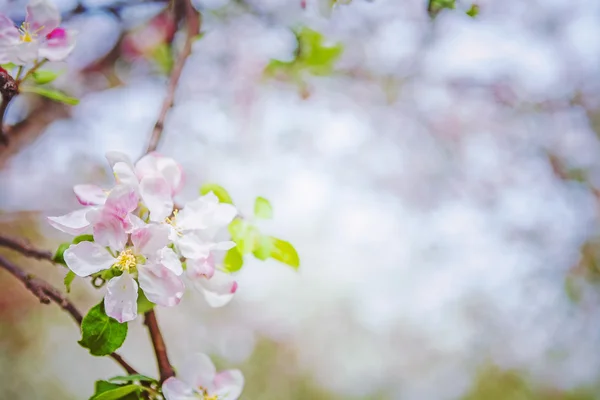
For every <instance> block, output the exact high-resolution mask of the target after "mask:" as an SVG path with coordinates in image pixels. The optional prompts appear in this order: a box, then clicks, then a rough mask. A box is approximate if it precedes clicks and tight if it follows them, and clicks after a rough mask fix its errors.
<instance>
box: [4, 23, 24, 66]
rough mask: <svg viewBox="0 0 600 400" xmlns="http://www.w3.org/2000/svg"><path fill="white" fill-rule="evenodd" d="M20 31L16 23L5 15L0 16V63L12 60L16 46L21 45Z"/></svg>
mask: <svg viewBox="0 0 600 400" xmlns="http://www.w3.org/2000/svg"><path fill="white" fill-rule="evenodd" d="M19 37H20V35H19V30H18V29H17V27H16V26H15V24H14V22H13V21H12V20H11V19H10V18H8V17H7V16H6V15H4V14H0V63H2V64H4V63H7V62H9V61H10V60H11V58H12V50H13V48H14V46H16V45H17V44H19V42H20V39H19Z"/></svg>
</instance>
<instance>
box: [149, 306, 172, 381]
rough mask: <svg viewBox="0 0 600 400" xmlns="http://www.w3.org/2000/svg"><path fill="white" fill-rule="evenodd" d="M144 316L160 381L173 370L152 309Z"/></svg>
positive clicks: (170, 375) (167, 377)
mask: <svg viewBox="0 0 600 400" xmlns="http://www.w3.org/2000/svg"><path fill="white" fill-rule="evenodd" d="M145 317H146V318H145V320H144V323H145V324H146V326H147V327H148V332H150V339H151V340H152V347H154V354H156V361H157V363H158V370H159V372H160V381H161V383H162V382H164V381H165V380H167V379H169V378H170V377H172V376H175V371H174V370H173V367H172V366H171V362H170V361H169V357H168V355H167V347H166V346H165V340H164V339H163V336H162V333H160V328H159V327H158V321H157V320H156V314H155V313H154V310H150V311H148V312H147V313H146V314H145Z"/></svg>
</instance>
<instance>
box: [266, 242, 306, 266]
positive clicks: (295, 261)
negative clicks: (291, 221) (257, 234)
mask: <svg viewBox="0 0 600 400" xmlns="http://www.w3.org/2000/svg"><path fill="white" fill-rule="evenodd" d="M271 241H272V242H273V249H272V250H271V257H273V258H274V259H276V260H277V261H280V262H282V263H284V264H287V265H289V266H290V267H293V268H294V269H298V267H300V258H299V257H298V253H297V252H296V249H295V248H294V246H292V244H291V243H290V242H286V241H285V240H281V239H277V238H276V237H273V236H271Z"/></svg>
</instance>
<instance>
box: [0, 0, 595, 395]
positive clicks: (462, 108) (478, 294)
mask: <svg viewBox="0 0 600 400" xmlns="http://www.w3.org/2000/svg"><path fill="white" fill-rule="evenodd" d="M106 3H111V2H110V1H109V0H102V1H88V2H85V3H84V4H85V5H86V6H87V7H88V8H89V10H88V11H87V12H85V13H83V14H81V15H77V16H75V17H73V18H70V19H68V20H67V22H66V24H67V25H68V26H71V27H74V28H75V29H77V30H78V31H79V33H78V38H79V46H78V47H77V49H76V51H75V52H74V54H73V57H72V58H70V59H69V60H68V62H67V65H60V64H58V65H53V66H52V67H53V68H57V69H67V68H68V70H67V71H66V72H65V73H64V74H63V76H61V78H60V79H59V81H58V84H59V85H61V86H62V87H63V88H64V89H65V90H67V91H69V92H71V93H74V94H76V95H80V96H81V103H80V105H79V106H77V107H74V108H73V109H72V112H71V117H69V118H67V119H61V120H58V121H56V122H54V123H52V124H51V125H50V126H48V128H47V129H46V130H45V132H44V133H43V134H42V135H41V136H39V137H37V138H36V139H35V140H34V141H33V142H31V143H30V144H28V145H27V146H25V147H23V148H21V149H20V150H19V151H18V152H17V153H16V154H14V155H13V156H12V157H10V158H9V159H8V160H7V161H6V162H5V163H4V164H3V165H2V170H0V187H1V188H2V189H1V195H0V208H1V209H2V211H3V212H4V213H3V214H0V219H2V218H5V219H7V218H10V215H11V213H14V212H17V211H26V210H27V211H39V212H40V213H41V215H42V216H43V215H57V214H62V213H64V212H67V211H68V210H71V209H73V208H75V207H76V206H77V205H76V201H75V198H74V196H73V195H72V191H71V187H72V185H73V184H76V183H84V182H97V181H98V179H100V180H101V183H102V184H105V185H109V184H110V182H111V177H110V174H109V173H108V170H107V169H106V167H107V166H106V163H105V161H104V158H103V157H104V153H105V152H106V151H108V150H121V151H125V152H127V153H128V154H129V155H130V156H131V157H132V158H137V157H139V156H140V155H141V154H142V152H143V150H144V148H145V144H146V141H147V139H148V137H149V132H150V130H151V128H152V126H153V124H154V122H155V120H156V117H157V113H158V109H159V107H160V104H161V101H162V99H163V97H164V95H165V86H166V85H165V82H166V78H165V77H164V76H161V75H160V74H157V73H156V71H154V70H153V69H152V68H151V67H149V66H148V65H146V64H144V63H143V62H134V63H133V64H129V65H117V73H118V74H119V79H120V80H121V81H122V82H123V85H122V86H119V87H109V85H108V83H107V82H106V80H105V78H103V77H101V76H93V75H89V74H88V75H84V74H82V73H81V72H80V71H81V69H82V68H84V67H85V66H87V65H89V64H90V63H91V62H93V61H94V60H95V59H97V58H98V57H101V56H102V55H103V54H104V53H105V52H107V51H108V50H110V48H111V47H112V46H113V43H114V42H115V41H116V40H117V38H118V36H119V30H120V29H123V27H132V26H136V24H140V23H143V22H144V21H145V20H147V19H148V18H151V17H152V16H154V15H155V14H156V13H157V12H159V11H160V10H161V8H160V7H157V6H156V5H152V4H150V5H148V4H146V5H144V4H142V5H138V6H131V7H126V10H125V11H123V16H124V17H123V21H122V22H119V21H118V20H117V19H115V17H114V16H111V15H110V14H109V13H106V12H104V11H101V9H100V8H98V7H100V6H102V5H103V4H106ZM246 3H247V4H248V5H249V7H248V8H247V9H242V8H240V7H236V6H235V5H234V4H229V3H228V1H227V0H204V1H200V0H198V1H196V2H195V3H194V4H195V6H197V7H198V9H199V10H201V11H203V15H204V21H203V28H202V29H203V31H204V32H205V36H204V37H203V38H202V39H200V40H198V41H197V42H196V43H195V44H194V48H193V53H192V55H191V56H190V58H189V59H188V61H187V64H186V67H185V70H184V73H183V77H182V80H181V83H180V87H179V89H178V90H177V93H176V101H175V107H174V108H173V109H172V111H171V112H170V114H169V116H168V118H167V121H166V127H165V133H164V137H163V141H162V142H161V144H160V147H159V151H161V152H162V153H164V154H166V155H169V156H173V157H174V158H176V159H177V160H179V161H180V162H181V163H182V164H183V166H184V169H185V172H186V178H187V182H188V185H187V188H186V192H185V193H184V194H183V196H182V198H183V199H191V198H193V197H194V196H195V195H196V191H197V188H198V187H199V186H200V185H201V183H202V182H205V181H214V182H218V183H219V184H221V185H223V186H224V187H226V188H227V189H228V190H229V191H230V193H231V194H232V197H233V198H234V201H235V202H236V204H237V205H238V206H239V207H240V208H241V210H242V212H246V213H249V212H250V211H251V209H252V204H253V201H254V198H255V197H256V196H258V195H261V196H265V197H267V198H268V199H270V200H271V203H272V204H273V206H274V210H275V218H274V220H273V221H269V222H264V223H262V222H261V224H262V225H261V227H262V228H264V230H265V231H269V232H272V233H273V234H274V235H276V236H278V237H282V238H284V239H286V240H289V241H291V242H292V243H294V244H295V246H296V248H297V249H298V251H299V253H300V257H301V262H302V264H301V268H300V271H299V272H298V273H295V272H293V271H292V270H291V269H288V268H287V267H285V266H283V265H281V264H278V263H276V262H272V261H267V262H259V261H255V260H252V261H248V262H247V264H246V265H245V266H244V269H243V270H242V272H241V273H240V275H239V280H238V282H239V291H238V295H236V298H235V299H234V301H233V302H232V303H231V304H230V305H228V306H227V307H225V308H223V309H218V310H211V309H209V308H208V307H207V306H206V305H205V304H204V302H203V299H202V298H201V296H198V295H197V294H193V293H188V294H187V295H186V297H185V298H184V301H183V303H182V305H181V306H180V307H178V308H176V309H173V310H172V311H171V310H169V311H167V310H163V309H160V310H159V311H158V314H159V318H160V320H161V322H164V330H165V332H166V336H167V339H168V345H169V349H170V352H171V353H172V361H173V362H174V364H175V365H177V364H178V363H181V361H182V359H183V358H184V355H185V354H186V353H188V352H190V351H196V350H200V351H207V352H210V353H211V354H215V355H218V356H220V357H222V358H224V359H225V360H227V362H229V363H231V364H232V365H236V364H239V363H243V362H244V361H245V360H247V359H248V358H249V357H250V355H251V354H252V351H253V349H254V347H255V345H256V344H257V343H258V342H259V341H260V340H261V338H269V339H272V340H274V341H275V342H277V343H280V344H281V345H282V346H284V347H285V348H287V349H290V350H289V351H291V352H292V353H293V354H294V360H295V364H294V365H293V367H291V368H292V370H293V371H294V373H296V374H298V375H299V376H309V377H310V378H311V379H313V380H314V381H315V382H316V384H317V385H318V386H321V387H323V388H324V389H326V390H329V391H331V392H332V393H337V394H339V395H341V396H366V397H367V398H369V397H372V396H375V394H377V393H379V394H380V393H384V394H385V398H390V399H407V400H422V399H440V400H444V399H456V398H459V397H460V396H461V395H462V394H464V393H465V392H466V391H467V390H468V388H469V387H470V386H471V384H472V382H473V379H474V376H475V372H476V371H477V369H478V368H479V367H480V366H481V365H484V364H486V363H489V362H492V363H494V364H497V365H499V366H501V367H502V368H517V369H520V370H523V371H526V372H527V373H528V376H530V377H531V379H532V381H533V382H537V383H539V384H551V385H553V386H554V387H557V388H561V389H570V388H574V387H577V386H581V385H590V384H593V383H596V382H597V381H598V379H599V378H600V376H599V374H598V371H599V370H600V352H598V351H597V349H598V346H599V345H600V330H599V329H598V326H599V324H600V311H599V310H600V309H599V308H598V300H600V298H599V296H598V293H597V291H596V289H594V288H593V287H592V286H591V285H587V284H585V283H583V284H582V285H583V290H584V293H585V294H584V296H583V299H582V300H581V301H580V302H578V303H574V302H573V301H571V300H569V297H568V296H567V293H566V291H565V280H566V279H567V276H568V274H569V271H570V269H571V268H572V267H573V266H574V265H576V264H577V263H578V260H579V257H580V249H581V246H582V245H583V244H584V243H585V242H586V241H588V240H590V239H593V238H594V237H595V236H596V235H597V233H598V225H597V222H598V221H597V202H596V201H597V200H596V198H595V197H594V195H593V193H592V192H591V191H590V190H589V188H588V187H587V186H586V185H585V184H582V183H580V182H576V181H564V180H561V179H559V178H557V176H556V174H555V173H554V171H553V169H552V167H551V165H550V163H549V162H548V154H553V155H556V157H558V158H559V159H560V160H561V162H562V163H564V165H566V166H567V167H568V168H579V169H582V170H584V171H586V174H587V176H588V178H589V181H590V182H591V183H593V184H598V183H600V162H599V161H600V143H599V142H598V136H597V134H596V132H595V131H594V127H593V125H592V122H591V118H590V116H591V115H593V114H594V113H595V112H597V109H598V106H599V103H598V100H599V97H598V96H599V94H600V85H599V84H598V82H599V81H598V75H599V73H600V2H598V1H595V0H552V1H550V0H546V1H533V0H532V1H520V0H506V1H503V2H492V1H485V0H484V1H480V2H478V4H479V6H480V10H481V13H480V15H479V16H477V18H475V19H473V18H470V17H469V16H467V15H465V13H464V11H465V10H466V9H468V7H469V5H470V4H469V3H466V2H457V3H458V9H457V10H454V11H444V12H442V13H441V14H440V15H439V16H438V18H437V19H436V20H435V22H434V23H432V22H431V21H430V20H429V17H428V16H427V13H426V6H425V4H424V2H422V1H416V0H411V1H402V2H400V1H397V0H375V1H361V0H354V1H352V2H351V3H350V4H347V5H341V4H340V5H338V6H336V7H334V9H333V10H332V11H331V12H330V13H327V12H325V11H324V9H323V7H322V5H320V4H319V3H318V2H316V1H310V0H308V1H307V7H306V9H302V8H301V2H300V0H298V1H296V0H248V1H247V2H246ZM57 4H60V7H61V9H62V10H63V11H64V13H65V15H67V14H68V13H69V10H72V9H73V8H74V7H75V6H76V5H77V4H76V2H75V1H72V0H60V1H57ZM22 5H23V2H18V1H15V2H7V3H5V4H4V5H3V7H2V9H4V10H5V11H6V12H7V13H10V15H12V16H14V17H15V18H19V15H20V14H19V12H20V10H22ZM224 10H225V11H224ZM328 14H329V15H328ZM21 18H22V16H21ZM300 25H306V26H309V27H310V28H312V29H314V30H317V31H319V32H321V33H322V34H323V35H324V36H325V37H326V38H327V39H328V40H329V41H330V42H331V43H337V42H339V43H342V44H343V46H344V52H343V55H342V57H341V59H340V60H339V62H338V63H337V68H336V71H335V72H334V73H333V74H332V75H331V76H326V77H313V76H306V77H305V79H306V82H307V87H308V92H309V93H308V96H306V95H305V96H301V93H299V90H298V87H297V86H296V85H294V84H293V83H291V82H280V81H276V80H273V79H266V78H264V77H263V70H264V68H265V67H266V65H267V64H268V63H269V61H270V60H271V59H278V60H290V59H292V58H293V54H294V50H295V47H296V41H295V38H294V35H293V33H292V32H291V30H290V27H296V26H300ZM181 40H183V37H180V36H179V35H177V36H176V38H175V43H181ZM27 107H28V99H25V98H22V99H19V100H18V101H17V102H15V104H14V105H13V106H12V108H11V109H10V115H9V117H8V120H9V121H17V120H19V119H20V118H22V117H23V115H24V114H23V113H24V110H26V109H27ZM596 128H597V127H596ZM39 229H40V230H41V232H42V233H44V234H45V235H47V237H48V238H49V240H51V241H53V242H54V243H56V242H58V241H59V240H61V239H62V238H63V237H62V236H61V235H60V233H58V232H56V231H53V230H52V229H51V228H50V227H49V226H47V225H46V224H45V223H44V222H43V220H42V219H40V222H39ZM65 238H66V237H65ZM15 285H18V284H17V283H15ZM80 285H81V288H83V287H84V284H83V283H81V284H80ZM588 286H589V287H588ZM81 288H80V290H83V289H81ZM96 296H98V295H97V294H96ZM131 325H133V327H132V333H130V337H129V338H128V340H127V342H126V343H125V346H124V349H123V353H124V354H125V355H126V356H127V357H128V358H129V359H131V360H132V363H134V364H136V365H140V370H141V371H142V372H144V373H149V374H150V373H153V368H154V366H153V360H152V357H151V354H150V353H149V352H148V350H149V347H148V345H147V343H145V342H144V343H141V342H140V340H136V339H135V335H137V336H138V337H142V338H143V340H144V341H145V340H146V338H145V333H144V332H143V329H142V325H141V321H136V322H134V323H132V324H131ZM45 326H46V325H45ZM51 326H52V323H51V321H49V322H48V325H47V328H46V329H47V331H45V333H44V338H45V339H44V340H45V342H44V343H47V345H48V347H47V348H46V350H45V356H44V360H42V361H41V362H42V364H41V365H43V366H41V365H40V366H38V368H39V369H48V368H52V367H53V366H54V367H58V368H57V369H56V370H54V371H55V372H54V375H52V378H53V379H56V380H58V381H60V382H64V385H65V387H66V388H67V390H68V391H71V392H73V393H74V394H75V395H76V396H77V398H83V397H85V396H86V395H89V393H90V390H91V389H90V388H91V385H92V384H91V382H93V380H94V379H95V378H98V377H99V376H98V375H99V374H101V373H105V374H109V373H110V372H108V371H113V370H114V371H116V367H113V366H112V365H111V364H110V362H109V361H106V362H105V363H104V364H101V365H102V366H105V367H104V369H99V368H100V367H98V365H100V364H98V363H99V361H98V360H97V359H90V357H88V355H87V354H86V353H85V351H83V350H81V349H79V348H77V345H76V344H75V339H76V338H77V331H76V329H75V328H74V327H73V326H71V325H68V324H65V326H64V327H62V326H61V327H59V328H51ZM57 335H60V337H61V338H62V337H67V336H68V338H69V340H70V341H71V342H72V343H73V345H72V346H71V347H69V348H67V349H66V350H65V349H64V348H60V347H59V346H56V344H57V343H62V342H61V341H60V340H59V339H57V337H58V336H57ZM66 340H67V339H66V338H65V339H64V341H66ZM52 344H53V345H52ZM59 353H61V354H60V355H59ZM73 359H76V360H77V363H80V362H81V363H83V364H82V365H86V366H88V367H89V368H88V370H87V371H81V370H78V371H77V372H75V369H77V367H75V366H73V365H69V363H72V360H73ZM75 373H77V374H78V375H77V376H78V377H79V379H77V380H73V379H70V376H73V374H75Z"/></svg>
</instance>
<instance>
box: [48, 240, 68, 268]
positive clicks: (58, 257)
mask: <svg viewBox="0 0 600 400" xmlns="http://www.w3.org/2000/svg"><path fill="white" fill-rule="evenodd" d="M69 246H71V243H69V242H66V243H61V244H60V245H59V246H58V249H56V253H54V256H53V257H52V261H54V262H57V263H59V264H62V265H67V263H66V262H65V257H64V254H65V250H67V249H68V248H69Z"/></svg>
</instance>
